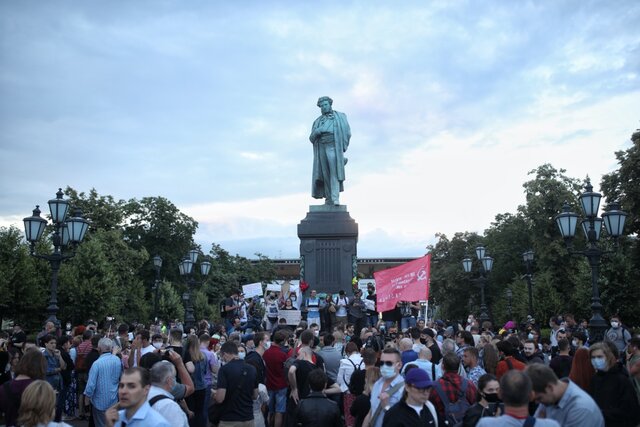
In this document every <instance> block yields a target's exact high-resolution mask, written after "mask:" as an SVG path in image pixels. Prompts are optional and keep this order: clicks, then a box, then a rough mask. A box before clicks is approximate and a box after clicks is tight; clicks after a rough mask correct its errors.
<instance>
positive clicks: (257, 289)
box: [242, 282, 262, 298]
mask: <svg viewBox="0 0 640 427" xmlns="http://www.w3.org/2000/svg"><path fill="white" fill-rule="evenodd" d="M242 293H243V294H244V297H245V298H253V297H259V296H262V283H260V282H258V283H250V284H248V285H242Z"/></svg>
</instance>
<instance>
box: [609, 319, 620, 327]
mask: <svg viewBox="0 0 640 427" xmlns="http://www.w3.org/2000/svg"><path fill="white" fill-rule="evenodd" d="M618 326H620V323H618V322H614V321H611V327H612V328H617V327H618Z"/></svg>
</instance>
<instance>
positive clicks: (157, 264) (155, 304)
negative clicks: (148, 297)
mask: <svg viewBox="0 0 640 427" xmlns="http://www.w3.org/2000/svg"><path fill="white" fill-rule="evenodd" d="M153 268H154V269H155V270H156V281H155V283H154V284H153V290H154V291H155V295H154V299H153V319H154V320H155V321H156V322H157V321H158V290H159V288H160V269H161V268H162V258H161V257H160V255H156V256H154V257H153Z"/></svg>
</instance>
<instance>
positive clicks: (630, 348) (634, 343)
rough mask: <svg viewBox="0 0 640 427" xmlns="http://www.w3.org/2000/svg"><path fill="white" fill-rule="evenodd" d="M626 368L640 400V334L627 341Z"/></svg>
mask: <svg viewBox="0 0 640 427" xmlns="http://www.w3.org/2000/svg"><path fill="white" fill-rule="evenodd" d="M626 359H627V360H626V362H627V363H626V368H627V371H628V372H629V374H630V375H631V384H633V388H634V389H635V391H636V395H637V396H638V401H639V402H640V375H638V371H640V336H638V335H636V336H634V337H633V338H631V340H630V341H629V344H628V345H627V352H626Z"/></svg>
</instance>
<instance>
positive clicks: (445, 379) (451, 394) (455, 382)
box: [429, 352, 477, 418]
mask: <svg viewBox="0 0 640 427" xmlns="http://www.w3.org/2000/svg"><path fill="white" fill-rule="evenodd" d="M442 367H443V368H444V374H443V375H442V378H440V379H439V380H438V381H436V387H438V389H437V390H436V392H434V393H432V394H431V396H430V397H429V399H430V400H431V402H433V404H434V405H435V407H436V410H437V411H438V415H439V416H440V417H442V418H445V403H444V402H443V400H442V397H441V393H442V394H443V395H444V396H446V397H447V399H448V400H449V402H450V403H455V402H457V401H458V399H461V398H465V399H466V400H467V402H468V403H469V405H473V404H474V403H476V394H477V391H476V386H475V385H474V384H473V382H471V381H469V380H467V379H465V378H463V377H462V376H460V374H459V373H458V370H459V368H460V359H459V358H458V356H456V354H455V353H454V352H448V353H445V355H444V357H443V358H442ZM463 396H464V397H463Z"/></svg>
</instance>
